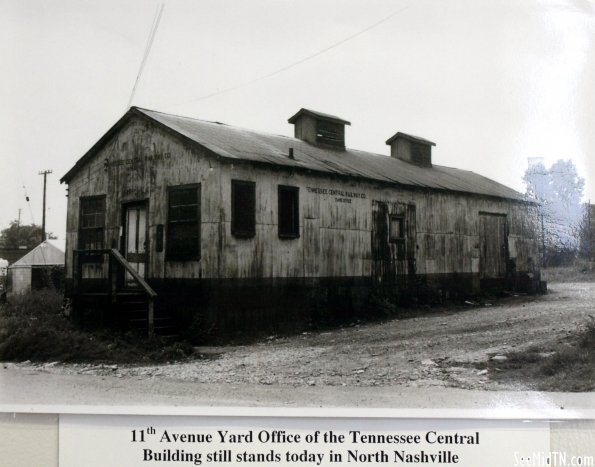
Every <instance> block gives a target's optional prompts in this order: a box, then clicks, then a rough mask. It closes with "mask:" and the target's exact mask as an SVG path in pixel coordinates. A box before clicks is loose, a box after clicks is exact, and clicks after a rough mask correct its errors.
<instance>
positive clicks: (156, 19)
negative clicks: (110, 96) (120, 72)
mask: <svg viewBox="0 0 595 467" xmlns="http://www.w3.org/2000/svg"><path fill="white" fill-rule="evenodd" d="M164 8H165V4H163V3H161V4H159V6H158V7H157V11H156V12H155V16H154V17H153V24H152V25H151V31H150V32H149V38H148V39H147V45H146V46H145V53H144V55H143V59H142V61H141V64H140V67H139V69H138V74H137V75H136V80H135V81H134V86H133V87H132V93H131V94H130V99H129V100H128V106H127V107H126V110H128V109H129V108H130V106H131V105H132V100H133V99H134V94H135V93H136V87H137V86H138V83H139V81H140V78H141V75H142V73H143V70H144V68H145V64H146V63H147V58H148V57H149V52H150V51H151V46H152V45H153V39H155V33H156V32H157V27H158V26H159V21H161V14H162V13H163V9H164Z"/></svg>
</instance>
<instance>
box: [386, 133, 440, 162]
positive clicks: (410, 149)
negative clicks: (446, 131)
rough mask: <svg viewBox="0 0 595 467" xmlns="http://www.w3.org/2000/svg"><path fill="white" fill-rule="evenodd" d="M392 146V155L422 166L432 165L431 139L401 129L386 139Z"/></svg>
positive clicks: (433, 144) (432, 144) (434, 144)
mask: <svg viewBox="0 0 595 467" xmlns="http://www.w3.org/2000/svg"><path fill="white" fill-rule="evenodd" d="M386 144H388V145H389V146H390V156H391V157H394V158H395V159H400V160H402V161H405V162H409V163H410V164H415V165H418V166H420V167H432V146H436V143H433V142H432V141H430V140H427V139H425V138H421V137H419V136H413V135H408V134H407V133H401V132H400V131H399V132H397V133H395V134H394V135H393V136H391V137H390V138H389V139H387V140H386Z"/></svg>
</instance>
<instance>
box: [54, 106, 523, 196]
mask: <svg viewBox="0 0 595 467" xmlns="http://www.w3.org/2000/svg"><path fill="white" fill-rule="evenodd" d="M135 115H140V116H142V117H144V118H147V119H149V120H150V121H153V122H157V123H158V124H160V125H161V126H162V127H165V128H166V129H168V130H170V131H171V132H173V133H175V134H177V135H179V136H180V137H182V138H183V139H184V140H185V141H186V142H191V143H195V144H197V145H199V146H201V147H203V148H206V149H208V150H209V151H210V152H212V153H213V154H215V155H217V156H219V157H221V158H223V159H227V160H230V161H233V160H241V161H248V162H255V163H264V164H270V165H275V166H278V167H286V168H294V169H304V170H310V171H314V172H318V173H322V174H329V175H338V176H342V177H351V178H357V179H366V180H371V181H377V182H383V183H389V184H398V185H405V186H410V187H417V188H422V189H434V190H447V191H455V192H462V193H474V194H479V195H486V196H495V197H499V198H508V199H514V200H518V201H525V197H524V195H522V194H521V193H519V192H517V191H515V190H513V189H512V188H509V187H507V186H506V185H503V184H501V183H498V182H496V181H494V180H491V179H489V178H487V177H484V176H482V175H479V174H476V173H474V172H470V171H467V170H460V169H454V168H450V167H443V166H439V165H432V167H419V166H417V165H414V164H411V163H408V162H405V161H402V160H400V159H396V158H392V157H389V156H385V155H381V154H374V153H371V152H365V151H358V150H354V149H349V148H347V149H339V148H336V149H332V148H328V147H321V146H316V145H314V144H310V143H307V142H305V141H302V140H299V139H296V138H290V137H288V136H280V135H272V134H267V133H261V132H257V131H252V130H247V129H243V128H238V127H233V126H229V125H225V124H223V123H219V122H207V121H203V120H197V119H194V118H188V117H182V116H178V115H171V114H166V113H162V112H157V111H154V110H148V109H141V108H138V107H132V108H131V109H130V110H129V111H128V112H127V113H126V115H124V116H123V117H122V118H121V119H120V120H119V121H118V122H116V124H114V126H112V128H110V130H109V131H108V132H107V133H106V134H105V135H103V137H102V138H101V139H100V140H99V141H97V143H95V145H94V146H93V147H92V148H91V149H90V150H89V151H87V153H86V154H85V155H84V156H83V157H81V158H80V159H79V160H78V161H77V163H76V164H75V166H74V167H73V168H71V169H70V170H69V171H68V173H66V175H64V176H63V177H62V179H61V180H60V181H61V182H68V181H69V180H70V179H71V178H72V177H73V176H74V175H75V174H76V173H77V172H78V171H79V170H80V169H81V168H82V167H83V166H84V165H85V164H86V162H87V161H88V160H89V159H90V158H92V157H93V156H94V155H95V153H96V152H97V151H99V150H100V149H101V147H103V145H104V144H106V143H107V141H108V140H109V139H110V138H111V137H112V136H113V135H114V134H115V133H116V132H117V131H119V130H120V128H122V127H123V125H125V124H126V123H127V122H128V120H129V119H130V118H131V117H133V116H135ZM290 148H292V149H293V158H292V159H290V158H289V155H288V154H289V149H290Z"/></svg>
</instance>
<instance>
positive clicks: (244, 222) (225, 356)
mask: <svg viewBox="0 0 595 467" xmlns="http://www.w3.org/2000/svg"><path fill="white" fill-rule="evenodd" d="M0 9H1V13H0V36H1V37H2V42H3V44H4V46H3V47H2V49H1V50H0V56H1V58H2V63H3V72H2V75H1V77H0V82H1V83H2V86H0V95H1V96H2V99H1V100H2V103H3V111H2V112H1V113H0V119H1V125H0V133H1V138H0V140H1V141H2V149H1V156H0V157H1V168H0V299H1V303H0V405H2V406H4V407H10V406H18V407H23V406H28V407H29V406H33V407H34V406H61V407H68V406H87V407H93V406H111V407H116V408H117V407H126V406H135V407H157V406H159V407H237V408H258V407H281V408H296V409H299V408H310V409H312V408H322V409H325V408H356V409H362V408H387V409H431V410H435V411H436V413H439V412H438V411H440V410H443V409H452V410H469V411H472V410H483V409H493V410H499V409H502V410H515V409H522V410H525V409H530V410H533V411H536V413H539V411H548V413H554V414H555V413H560V414H561V416H562V415H563V414H566V415H568V414H575V415H576V416H577V417H581V414H584V413H592V411H593V409H594V408H595V364H594V361H595V311H594V307H593V303H595V273H594V264H595V165H594V162H593V161H594V160H595V159H594V157H595V131H594V130H595V112H594V109H595V86H594V83H595V3H593V2H592V1H589V0H526V1H518V0H503V1H488V0H480V1H469V0H448V1H437V0H428V1H409V0H394V1H391V0H371V1H365V2H364V1H359V0H341V1H339V0H325V1H312V0H303V1H300V2H297V1H289V0H282V1H272V0H250V1H233V0H223V1H218V2H215V1H205V0H198V1H190V0H171V1H170V0H167V1H159V0H156V1H140V0H127V1H110V0H108V1H102V2H93V1H75V0H56V1H50V2H48V1H42V0H29V1H16V0H4V1H1V2H0ZM589 411H591V412H589Z"/></svg>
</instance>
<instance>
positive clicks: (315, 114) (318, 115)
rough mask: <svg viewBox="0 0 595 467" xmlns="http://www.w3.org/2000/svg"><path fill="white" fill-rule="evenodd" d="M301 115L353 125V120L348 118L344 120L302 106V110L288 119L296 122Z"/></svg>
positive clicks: (290, 121)
mask: <svg viewBox="0 0 595 467" xmlns="http://www.w3.org/2000/svg"><path fill="white" fill-rule="evenodd" d="M300 115H311V116H313V117H316V118H322V119H324V120H330V121H332V122H336V123H342V124H344V125H351V122H348V121H347V120H343V119H342V118H339V117H336V116H334V115H331V114H325V113H323V112H317V111H316V110H310V109H304V108H301V109H300V110H298V112H297V113H296V114H295V115H293V116H292V117H290V118H289V120H287V121H288V122H289V123H294V122H295V121H296V120H297V119H298V117H299V116H300Z"/></svg>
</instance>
